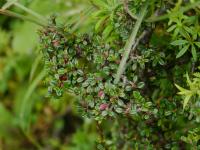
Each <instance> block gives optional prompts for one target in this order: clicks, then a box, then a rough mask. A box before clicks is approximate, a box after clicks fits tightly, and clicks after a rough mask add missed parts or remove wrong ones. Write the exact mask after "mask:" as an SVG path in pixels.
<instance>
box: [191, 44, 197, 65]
mask: <svg viewBox="0 0 200 150" xmlns="http://www.w3.org/2000/svg"><path fill="white" fill-rule="evenodd" d="M192 56H193V58H194V61H195V62H196V61H197V52H196V48H195V47H194V45H192Z"/></svg>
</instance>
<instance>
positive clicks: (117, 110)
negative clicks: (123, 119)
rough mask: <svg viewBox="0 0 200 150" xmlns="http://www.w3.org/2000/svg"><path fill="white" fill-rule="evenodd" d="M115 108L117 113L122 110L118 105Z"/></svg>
mask: <svg viewBox="0 0 200 150" xmlns="http://www.w3.org/2000/svg"><path fill="white" fill-rule="evenodd" d="M115 110H116V112H117V113H119V114H120V113H122V112H123V109H122V108H120V107H118V108H116V109H115Z"/></svg>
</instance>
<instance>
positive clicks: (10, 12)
mask: <svg viewBox="0 0 200 150" xmlns="http://www.w3.org/2000/svg"><path fill="white" fill-rule="evenodd" d="M0 14H2V15H6V16H10V17H15V18H18V19H21V20H27V21H30V22H33V23H35V24H38V25H40V26H46V25H47V24H46V23H42V22H39V21H37V20H35V19H32V18H30V17H27V16H24V15H21V14H18V13H15V12H12V11H9V10H2V9H0Z"/></svg>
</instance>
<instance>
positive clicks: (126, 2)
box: [123, 0, 138, 20]
mask: <svg viewBox="0 0 200 150" xmlns="http://www.w3.org/2000/svg"><path fill="white" fill-rule="evenodd" d="M123 3H124V10H125V11H126V13H127V14H129V16H131V18H133V19H134V20H137V19H138V17H137V16H136V15H134V14H133V13H132V12H131V11H130V9H129V8H128V0H123Z"/></svg>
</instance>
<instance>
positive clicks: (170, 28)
mask: <svg viewBox="0 0 200 150" xmlns="http://www.w3.org/2000/svg"><path fill="white" fill-rule="evenodd" d="M175 28H176V25H172V26H171V27H169V28H168V29H167V32H171V31H173V30H174V29H175Z"/></svg>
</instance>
